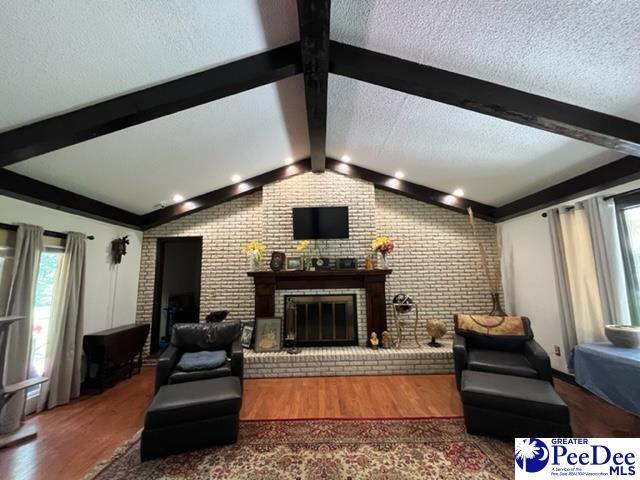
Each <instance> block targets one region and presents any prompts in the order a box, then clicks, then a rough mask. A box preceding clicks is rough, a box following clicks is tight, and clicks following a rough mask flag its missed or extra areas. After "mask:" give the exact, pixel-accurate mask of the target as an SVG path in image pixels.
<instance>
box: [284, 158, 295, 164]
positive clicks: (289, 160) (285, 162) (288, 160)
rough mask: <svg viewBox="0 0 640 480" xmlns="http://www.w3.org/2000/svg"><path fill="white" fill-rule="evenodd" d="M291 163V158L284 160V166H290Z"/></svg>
mask: <svg viewBox="0 0 640 480" xmlns="http://www.w3.org/2000/svg"><path fill="white" fill-rule="evenodd" d="M292 163H293V158H291V157H287V158H285V159H284V164H285V165H291V164H292Z"/></svg>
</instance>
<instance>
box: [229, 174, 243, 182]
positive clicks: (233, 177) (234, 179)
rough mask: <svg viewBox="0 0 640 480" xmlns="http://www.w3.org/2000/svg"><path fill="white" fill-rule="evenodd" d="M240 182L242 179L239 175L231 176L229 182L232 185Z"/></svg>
mask: <svg viewBox="0 0 640 480" xmlns="http://www.w3.org/2000/svg"><path fill="white" fill-rule="evenodd" d="M240 180H242V177H241V176H240V175H231V181H232V182H233V183H238V182H239V181H240Z"/></svg>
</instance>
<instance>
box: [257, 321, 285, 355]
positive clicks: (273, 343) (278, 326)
mask: <svg viewBox="0 0 640 480" xmlns="http://www.w3.org/2000/svg"><path fill="white" fill-rule="evenodd" d="M253 349H254V350H255V351H256V352H279V351H280V350H282V318H279V317H268V318H256V327H255V344H254V347H253Z"/></svg>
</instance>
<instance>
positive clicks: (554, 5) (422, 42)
mask: <svg viewBox="0 0 640 480" xmlns="http://www.w3.org/2000/svg"><path fill="white" fill-rule="evenodd" d="M331 8H332V11H331V37H332V39H333V40H338V41H341V42H344V43H349V44H352V45H356V46H359V47H364V48H368V49H370V50H374V51H379V52H382V53H386V54H390V55H394V56H397V57H401V58H406V59H408V60H412V61H414V62H419V63H424V64H427V65H432V66H435V67H439V68H443V69H446V70H451V71H454V72H457V73H462V74H465V75H470V76H474V77H477V78H481V79H483V80H488V81H491V82H495V83H500V84H503V85H507V86H509V87H513V88H517V89H521V90H524V91H527V92H532V93H536V94H538V95H543V96H545V97H551V98H555V99H557V100H561V101H564V102H568V103H573V104H576V105H580V106H582V107H586V108H591V109H594V110H598V111H602V112H605V113H609V114H613V115H617V116H620V117H624V118H628V119H631V120H635V121H640V88H639V85H640V83H639V82H640V80H639V79H640V1H638V0H604V1H592V0H508V1H506V0H505V1H502V0H429V1H424V0H334V1H333V2H332V4H331Z"/></svg>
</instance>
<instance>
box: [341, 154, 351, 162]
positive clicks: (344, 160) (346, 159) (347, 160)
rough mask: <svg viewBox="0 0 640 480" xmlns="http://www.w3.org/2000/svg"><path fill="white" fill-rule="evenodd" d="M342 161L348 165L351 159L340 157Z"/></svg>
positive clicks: (346, 156)
mask: <svg viewBox="0 0 640 480" xmlns="http://www.w3.org/2000/svg"><path fill="white" fill-rule="evenodd" d="M342 161H343V162H344V163H349V162H350V161H351V157H350V156H349V155H342Z"/></svg>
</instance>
